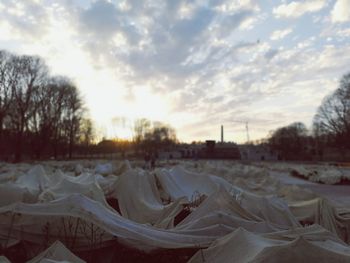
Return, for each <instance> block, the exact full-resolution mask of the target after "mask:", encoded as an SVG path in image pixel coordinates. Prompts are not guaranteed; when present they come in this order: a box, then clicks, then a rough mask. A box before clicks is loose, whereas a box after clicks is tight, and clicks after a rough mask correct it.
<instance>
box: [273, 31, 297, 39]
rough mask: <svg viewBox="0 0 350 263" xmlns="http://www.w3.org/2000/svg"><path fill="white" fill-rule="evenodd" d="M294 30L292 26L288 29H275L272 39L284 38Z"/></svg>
mask: <svg viewBox="0 0 350 263" xmlns="http://www.w3.org/2000/svg"><path fill="white" fill-rule="evenodd" d="M292 31H293V29H291V28H287V29H283V30H275V31H273V32H272V34H271V36H270V39H271V40H280V39H282V38H285V37H286V36H287V35H289V34H290V33H292Z"/></svg>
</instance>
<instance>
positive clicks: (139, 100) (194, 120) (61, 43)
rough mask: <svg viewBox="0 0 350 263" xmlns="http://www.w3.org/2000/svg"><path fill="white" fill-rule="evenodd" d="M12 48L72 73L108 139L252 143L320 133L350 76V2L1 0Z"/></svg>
mask: <svg viewBox="0 0 350 263" xmlns="http://www.w3.org/2000/svg"><path fill="white" fill-rule="evenodd" d="M0 49H4V50H8V51H10V52H14V53H17V54H31V55H40V56H41V57H43V58H44V59H45V61H46V62H47V64H48V65H49V67H50V69H51V73H52V74H54V75H56V74H57V75H65V76H68V77H70V78H72V79H73V80H74V81H75V83H76V85H77V86H78V88H79V90H80V92H81V94H82V97H83V98H84V100H85V102H86V107H87V109H88V110H89V115H90V117H91V118H92V119H93V120H94V122H95V124H96V127H97V131H98V132H99V133H100V134H103V135H104V136H108V137H117V138H127V137H130V136H132V124H133V122H134V120H135V119H138V118H148V119H150V120H152V121H161V122H164V123H167V124H169V125H171V126H172V127H174V128H175V129H176V132H177V136H178V138H179V139H180V140H181V141H187V142H191V141H193V140H195V141H199V140H202V141H203V140H206V139H214V140H220V125H224V129H225V140H227V141H235V142H238V143H242V142H245V141H246V129H245V122H248V125H249V136H250V139H260V138H264V137H266V136H267V135H268V134H269V132H270V131H272V130H274V129H276V128H278V127H281V126H284V125H288V124H290V123H292V122H295V121H301V122H304V123H305V124H306V125H307V126H308V127H311V123H312V118H313V116H314V114H315V112H316V110H317V107H318V106H319V105H320V103H321V101H322V99H323V98H324V96H326V95H328V94H329V93H330V92H332V91H333V90H335V89H336V88H337V87H338V82H339V80H340V78H341V77H342V75H343V74H345V73H347V72H349V71H350V0H308V1H287V0H285V1H272V0H265V1H258V0H256V1H255V0H241V1H236V0H201V1H186V0H181V1H176V0H121V1H117V0H97V1H95V0H1V1H0Z"/></svg>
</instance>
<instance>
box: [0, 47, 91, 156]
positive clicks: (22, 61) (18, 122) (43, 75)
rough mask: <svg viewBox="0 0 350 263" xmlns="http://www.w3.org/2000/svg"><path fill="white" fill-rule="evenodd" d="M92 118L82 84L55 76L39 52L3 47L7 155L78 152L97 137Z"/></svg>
mask: <svg viewBox="0 0 350 263" xmlns="http://www.w3.org/2000/svg"><path fill="white" fill-rule="evenodd" d="M91 134H92V122H91V120H89V119H88V118H86V110H85V108H84V103H83V101H82V98H81V96H80V94H79V91H78V89H77V87H76V85H75V84H74V83H73V81H72V80H70V79H69V78H67V77H64V76H52V75H51V74H50V72H49V69H48V66H47V65H46V63H45V61H44V60H43V59H42V58H40V57H37V56H28V55H16V54H12V53H9V52H7V51H3V50H0V154H1V157H2V158H3V159H11V160H14V161H21V159H22V157H23V155H26V156H30V157H31V158H42V157H44V156H45V157H48V156H50V157H54V158H57V157H58V156H68V157H72V154H73V150H74V146H75V144H76V143H77V142H78V141H82V142H84V143H89V141H91V136H92V135H91Z"/></svg>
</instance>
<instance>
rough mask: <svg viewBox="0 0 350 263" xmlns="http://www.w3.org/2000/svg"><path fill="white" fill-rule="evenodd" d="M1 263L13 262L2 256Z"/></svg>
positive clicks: (0, 257)
mask: <svg viewBox="0 0 350 263" xmlns="http://www.w3.org/2000/svg"><path fill="white" fill-rule="evenodd" d="M0 263H11V261H10V260H8V259H7V257H4V256H0Z"/></svg>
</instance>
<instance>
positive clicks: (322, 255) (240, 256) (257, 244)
mask: <svg viewBox="0 0 350 263" xmlns="http://www.w3.org/2000/svg"><path fill="white" fill-rule="evenodd" d="M202 262H212V263H215V262H235V263H245V262H254V263H258V262H261V263H262V262H276V263H277V262H286V263H294V262H324V263H326V262H327V263H328V262H337V263H342V262H350V247H349V246H347V245H346V244H344V243H343V242H342V241H340V240H339V239H337V238H336V237H335V236H333V235H332V234H331V233H330V232H327V231H326V230H325V229H323V228H322V227H320V226H317V225H314V226H312V227H308V228H297V229H293V230H288V231H282V232H275V233H273V234H262V235H258V234H254V233H252V232H249V231H247V230H245V229H243V228H239V229H237V230H235V231H233V232H232V233H231V234H229V235H227V236H225V237H223V238H221V239H218V240H216V241H215V242H213V244H212V245H211V246H210V247H209V248H207V249H204V250H199V251H198V252H197V253H196V254H195V255H194V256H193V257H192V258H191V259H190V261H189V263H202Z"/></svg>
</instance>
